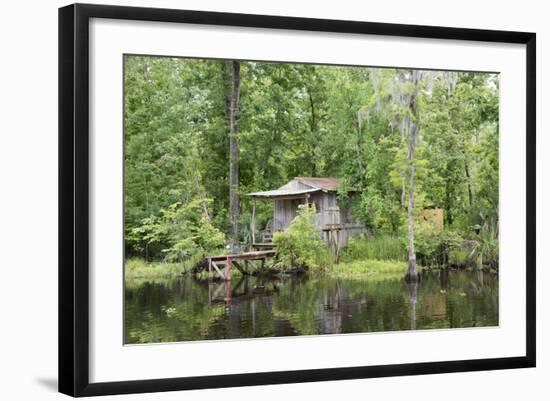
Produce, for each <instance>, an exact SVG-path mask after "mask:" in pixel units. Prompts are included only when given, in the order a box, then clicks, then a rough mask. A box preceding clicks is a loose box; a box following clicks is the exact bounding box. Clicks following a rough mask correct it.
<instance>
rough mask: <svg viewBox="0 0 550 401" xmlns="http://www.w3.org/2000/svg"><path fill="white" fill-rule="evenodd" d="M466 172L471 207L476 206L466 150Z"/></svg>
mask: <svg viewBox="0 0 550 401" xmlns="http://www.w3.org/2000/svg"><path fill="white" fill-rule="evenodd" d="M464 172H465V173H466V183H467V184H468V201H469V202H470V207H471V208H472V207H474V194H473V192H472V178H471V177H470V169H469V167H468V161H467V160H466V152H464Z"/></svg>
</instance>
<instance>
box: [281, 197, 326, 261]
mask: <svg viewBox="0 0 550 401" xmlns="http://www.w3.org/2000/svg"><path fill="white" fill-rule="evenodd" d="M315 219H316V211H315V205H300V206H299V210H298V215H297V216H296V217H295V218H294V220H292V222H291V223H290V225H289V227H288V228H287V229H286V231H283V232H277V233H275V234H274V235H273V244H274V245H275V249H276V250H277V259H278V261H279V263H280V264H281V265H282V267H283V268H309V269H312V268H313V269H315V268H325V267H328V265H329V264H330V263H331V259H332V258H331V257H330V253H329V251H328V249H327V247H326V245H325V243H324V242H323V241H322V240H321V239H320V238H319V233H318V231H317V230H316V229H315Z"/></svg>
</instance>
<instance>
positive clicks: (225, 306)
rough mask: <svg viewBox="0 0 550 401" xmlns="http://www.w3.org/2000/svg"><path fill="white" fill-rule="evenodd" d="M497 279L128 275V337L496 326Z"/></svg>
mask: <svg viewBox="0 0 550 401" xmlns="http://www.w3.org/2000/svg"><path fill="white" fill-rule="evenodd" d="M498 294H499V292H498V277H497V275H495V274H492V273H486V272H467V271H448V270H439V271H431V272H423V275H422V281H421V282H420V283H419V284H417V285H410V284H406V283H405V282H404V280H403V279H400V278H388V279H383V278H382V279H381V278H372V279H370V278H369V279H338V278H333V277H327V276H318V277H315V276H314V277H310V276H302V277H300V276H299V277H296V276H288V277H277V278H261V277H250V276H245V277H240V278H239V277H235V278H234V279H233V280H232V281H231V282H228V283H226V282H223V281H221V282H220V281H218V282H210V283H209V282H206V281H197V280H194V279H193V278H192V277H178V278H174V279H170V280H130V281H128V282H127V283H126V288H125V325H124V326H125V327H124V333H125V343H126V344H138V343H160V342H174V341H191V340H209V339H230V338H252V337H275V336H298V335H318V334H339V333H363V332H382V331H395V330H426V329H436V328H458V327H487V326H498V322H499V320H498V305H499V302H498Z"/></svg>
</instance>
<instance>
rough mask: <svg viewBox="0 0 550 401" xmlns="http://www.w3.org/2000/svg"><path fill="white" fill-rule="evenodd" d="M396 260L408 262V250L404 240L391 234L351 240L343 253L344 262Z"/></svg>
mask: <svg viewBox="0 0 550 401" xmlns="http://www.w3.org/2000/svg"><path fill="white" fill-rule="evenodd" d="M360 259H363V260H366V259H377V260H395V261H407V260H408V255H407V249H406V247H405V242H404V241H403V239H402V238H400V237H397V236H394V235H390V234H377V235H375V236H373V237H371V238H366V237H365V236H364V235H362V236H360V237H359V238H356V239H350V241H349V243H348V246H347V247H346V249H345V250H344V252H343V255H342V260H343V261H345V262H349V261H353V260H360Z"/></svg>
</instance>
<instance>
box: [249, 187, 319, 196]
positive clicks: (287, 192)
mask: <svg viewBox="0 0 550 401" xmlns="http://www.w3.org/2000/svg"><path fill="white" fill-rule="evenodd" d="M318 191H321V189H319V188H311V189H274V190H271V191H261V192H251V193H249V194H247V195H248V196H252V197H253V198H285V197H292V196H299V195H305V194H310V193H313V192H318Z"/></svg>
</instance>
